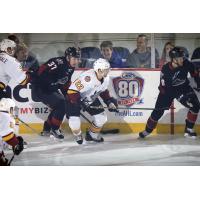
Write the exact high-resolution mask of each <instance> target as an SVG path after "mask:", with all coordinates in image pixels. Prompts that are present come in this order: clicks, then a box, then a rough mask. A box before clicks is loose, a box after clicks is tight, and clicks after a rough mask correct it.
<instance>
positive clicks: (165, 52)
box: [159, 42, 174, 68]
mask: <svg viewBox="0 0 200 200" xmlns="http://www.w3.org/2000/svg"><path fill="white" fill-rule="evenodd" d="M173 48H174V45H173V44H172V42H167V43H165V46H164V48H163V51H162V56H161V59H160V62H159V67H160V68H162V67H163V65H164V64H166V63H168V62H170V60H171V59H170V57H169V52H170V50H172V49H173Z"/></svg>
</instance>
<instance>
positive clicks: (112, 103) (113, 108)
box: [106, 97, 119, 112]
mask: <svg viewBox="0 0 200 200" xmlns="http://www.w3.org/2000/svg"><path fill="white" fill-rule="evenodd" d="M106 104H107V106H108V110H109V111H110V112H119V110H118V104H117V100H116V99H115V98H113V97H111V98H110V99H108V100H107V102H106Z"/></svg>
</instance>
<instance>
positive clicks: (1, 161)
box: [0, 154, 9, 166]
mask: <svg viewBox="0 0 200 200" xmlns="http://www.w3.org/2000/svg"><path fill="white" fill-rule="evenodd" d="M8 163H9V162H8V159H7V158H6V157H5V156H4V155H2V154H0V166H9V164H8Z"/></svg>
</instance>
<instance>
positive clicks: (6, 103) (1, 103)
mask: <svg viewBox="0 0 200 200" xmlns="http://www.w3.org/2000/svg"><path fill="white" fill-rule="evenodd" d="M14 107H15V102H14V101H13V100H12V99H10V98H2V99H1V100H0V110H2V111H7V112H10V110H11V108H14Z"/></svg>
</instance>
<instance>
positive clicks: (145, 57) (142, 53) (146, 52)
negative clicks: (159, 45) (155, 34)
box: [126, 34, 159, 68]
mask: <svg viewBox="0 0 200 200" xmlns="http://www.w3.org/2000/svg"><path fill="white" fill-rule="evenodd" d="M147 45H148V38H147V36H146V35H144V34H140V35H138V38H137V48H136V49H135V50H134V51H133V52H132V53H131V54H130V56H129V57H128V58H127V61H126V66H127V67H138V68H150V67H151V48H150V47H148V46H147ZM155 66H156V67H159V54H158V51H157V50H155Z"/></svg>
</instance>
